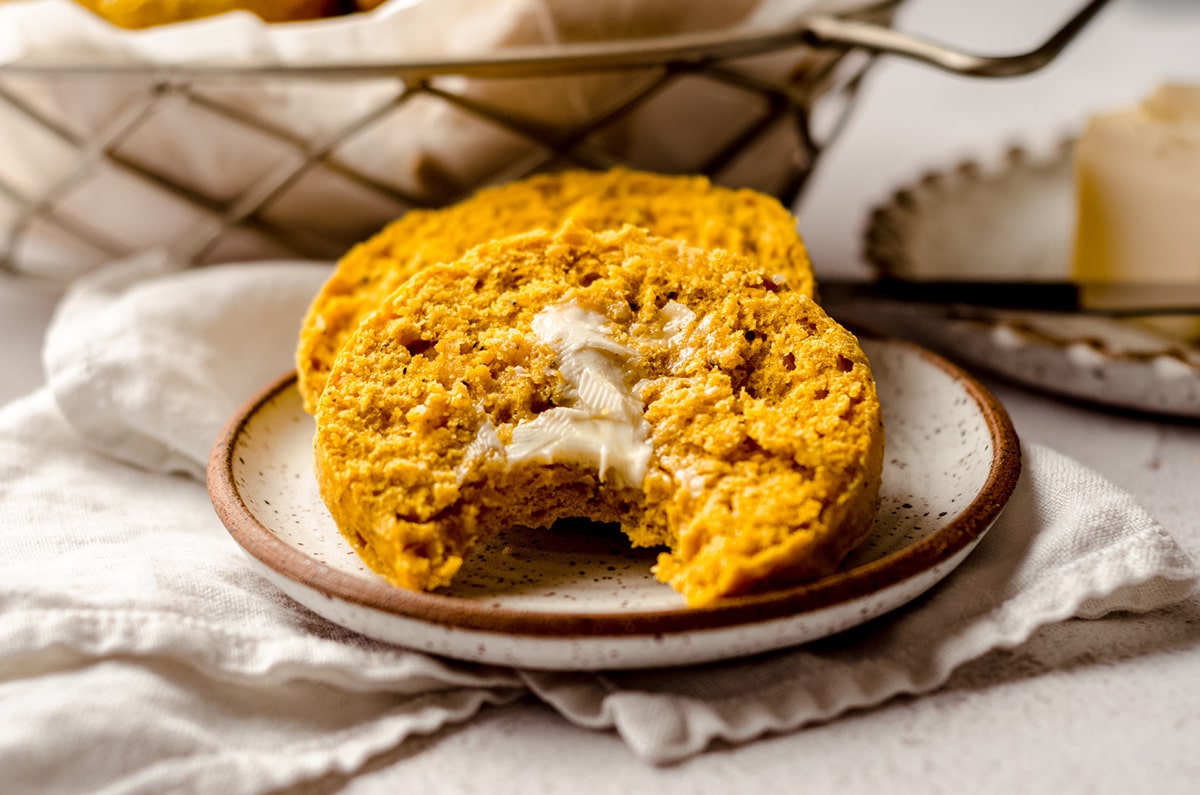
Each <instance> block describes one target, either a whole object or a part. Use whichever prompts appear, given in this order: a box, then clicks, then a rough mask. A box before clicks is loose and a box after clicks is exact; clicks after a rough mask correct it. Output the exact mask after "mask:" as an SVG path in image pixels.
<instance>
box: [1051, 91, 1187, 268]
mask: <svg viewBox="0 0 1200 795" xmlns="http://www.w3.org/2000/svg"><path fill="white" fill-rule="evenodd" d="M1075 184H1076V191H1077V194H1078V202H1079V207H1078V225H1077V228H1076V237H1075V260H1074V264H1073V266H1072V278H1073V279H1074V280H1075V281H1077V282H1079V283H1086V282H1102V281H1115V282H1142V283H1147V282H1153V283H1191V284H1196V283H1200V85H1197V86H1186V85H1171V84H1168V85H1163V86H1160V87H1159V88H1158V89H1157V90H1156V91H1155V92H1154V94H1153V95H1152V96H1151V97H1150V98H1149V99H1147V100H1145V101H1144V102H1143V103H1142V104H1141V105H1140V106H1139V107H1136V108H1133V109H1130V110H1122V111H1118V112H1115V113H1109V114H1104V115H1099V116H1095V117H1093V118H1092V119H1091V120H1090V121H1089V123H1088V125H1087V127H1086V129H1085V130H1084V132H1083V135H1082V137H1081V138H1080V139H1079V143H1078V144H1077V146H1076V150H1075Z"/></svg>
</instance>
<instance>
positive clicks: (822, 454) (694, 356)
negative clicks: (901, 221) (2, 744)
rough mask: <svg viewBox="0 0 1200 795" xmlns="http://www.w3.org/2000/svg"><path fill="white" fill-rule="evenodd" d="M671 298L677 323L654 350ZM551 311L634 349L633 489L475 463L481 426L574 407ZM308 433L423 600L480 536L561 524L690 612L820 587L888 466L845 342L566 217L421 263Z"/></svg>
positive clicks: (622, 235) (634, 240)
mask: <svg viewBox="0 0 1200 795" xmlns="http://www.w3.org/2000/svg"><path fill="white" fill-rule="evenodd" d="M668 304H671V305H673V306H675V307H677V308H678V307H683V308H686V312H687V313H691V314H690V317H691V318H692V319H691V320H690V321H689V322H688V323H686V324H683V325H681V326H680V327H679V329H678V334H677V335H676V336H673V337H671V342H670V343H669V344H668V343H667V342H664V339H665V338H664V335H663V334H662V333H661V332H662V329H663V321H662V317H663V314H664V313H665V312H667V311H668V309H667V308H665V307H667V305H668ZM564 305H570V306H575V307H579V308H581V309H582V310H586V311H587V312H592V313H596V314H597V315H601V316H603V318H604V320H605V322H606V323H607V324H608V327H609V329H610V333H611V340H612V342H613V343H615V344H617V345H619V346H623V347H624V348H626V349H628V350H630V351H633V352H634V353H635V354H636V355H635V356H633V357H632V358H631V359H630V361H631V362H632V363H631V364H629V366H628V369H627V371H626V373H625V378H626V384H625V386H626V387H627V388H628V389H629V390H631V394H633V393H636V394H637V395H639V400H640V401H642V403H641V406H642V410H643V416H644V418H645V421H646V423H647V424H648V428H649V431H648V444H649V445H650V447H651V449H652V451H653V452H652V455H651V457H650V463H649V466H648V468H647V469H646V471H645V474H644V477H643V478H642V480H641V482H640V483H636V484H630V483H622V482H621V481H620V480H618V479H614V478H612V477H610V478H608V479H607V480H606V481H602V480H601V478H600V477H599V475H598V473H597V471H596V469H595V468H594V467H588V466H585V465H582V464H579V463H571V462H569V461H568V462H562V461H559V462H550V463H546V462H542V463H529V462H523V463H519V464H513V463H512V462H511V461H509V460H507V459H506V457H505V455H504V454H491V455H485V456H477V455H473V454H472V453H471V452H470V447H471V445H472V444H473V442H474V441H475V440H477V439H478V438H479V437H480V433H481V428H483V427H484V425H485V423H490V424H491V425H492V426H494V429H495V434H496V438H497V439H498V443H499V444H505V445H507V444H509V443H510V442H511V440H512V439H513V434H514V431H515V429H516V428H518V427H520V426H522V425H525V424H527V423H530V422H532V421H533V420H534V418H536V417H537V416H538V415H539V414H540V413H541V412H544V411H546V410H548V409H549V408H551V407H554V406H561V405H564V404H565V403H567V402H568V401H569V398H570V395H569V394H568V388H567V387H566V386H565V385H564V379H563V377H562V374H561V372H560V368H559V362H558V361H557V360H556V353H555V352H554V351H553V350H551V348H550V347H549V346H548V345H547V344H545V343H544V342H542V341H541V340H540V339H539V338H538V337H537V335H536V334H535V333H534V332H533V329H534V318H535V317H537V316H538V315H539V313H540V312H543V311H545V310H546V309H547V308H549V307H556V306H564ZM679 311H683V310H679ZM316 420H317V434H316V437H315V441H314V451H315V461H316V473H317V480H318V483H319V485H320V489H321V494H322V496H323V498H324V499H325V501H326V504H327V505H328V506H329V508H330V511H331V513H332V514H333V516H334V519H335V520H336V521H337V524H338V526H339V528H340V529H341V531H342V533H343V534H344V535H345V536H346V538H347V539H348V540H349V541H350V543H351V544H352V545H353V546H354V548H355V549H356V550H358V552H359V554H361V555H362V556H363V558H364V559H365V560H366V562H367V563H368V564H369V565H370V566H371V567H372V568H373V569H374V570H375V571H377V572H379V573H380V574H382V575H383V576H384V577H385V578H387V579H388V580H390V581H391V582H393V583H395V584H396V585H399V586H402V587H405V588H410V589H418V590H420V589H433V588H437V587H439V586H442V585H446V584H448V583H449V582H450V581H451V579H452V578H453V577H454V574H455V573H456V571H457V570H458V568H459V567H460V566H461V565H462V561H463V558H464V556H466V555H468V554H469V553H470V550H471V549H472V547H473V546H474V545H475V544H476V543H477V542H478V541H479V540H480V539H482V538H484V537H487V536H489V535H491V534H493V533H496V532H498V531H500V530H503V529H506V528H508V527H511V526H513V525H525V526H530V527H548V526H550V524H552V523H553V522H554V521H555V520H556V519H558V518H563V517H572V516H587V517H590V518H593V519H596V520H598V521H606V522H619V523H620V524H621V527H622V529H623V531H624V532H625V533H626V534H627V535H628V536H629V538H630V539H631V541H632V542H633V543H634V544H635V545H639V546H663V547H665V548H666V551H664V552H663V553H662V554H661V555H660V558H659V562H658V565H657V567H656V574H657V576H658V577H659V578H660V579H661V580H663V581H664V582H668V583H670V584H671V585H672V586H674V587H675V588H676V589H677V590H679V591H681V592H682V593H683V594H684V595H685V596H686V597H687V600H688V602H689V603H690V604H693V605H703V604H708V603H710V602H712V601H714V600H716V599H719V598H721V597H724V596H730V595H735V594H743V593H748V592H754V591H759V590H763V589H768V588H775V587H780V586H783V585H787V584H791V583H795V582H797V581H801V580H805V579H810V578H813V577H819V576H822V575H824V574H827V573H830V572H832V571H833V570H834V569H836V567H837V565H838V564H839V562H840V561H841V559H842V557H843V556H844V555H845V554H846V553H847V552H848V551H849V550H850V549H851V548H853V547H854V546H855V545H857V544H858V543H859V542H860V541H861V540H862V539H863V537H864V536H865V535H866V533H867V532H868V531H869V529H870V527H871V524H872V521H873V518H874V514H875V510H876V507H877V499H878V489H879V482H880V474H881V470H882V462H883V427H882V419H881V414H880V409H879V402H878V399H877V397H876V393H875V386H874V381H873V379H872V377H871V371H870V364H869V362H868V361H867V359H866V356H865V355H864V353H863V352H862V349H861V348H860V347H859V345H858V343H857V341H856V340H855V338H854V336H853V335H852V334H850V332H848V331H846V330H845V329H844V328H842V327H841V326H839V325H838V324H837V323H835V322H834V321H833V320H831V319H830V318H829V317H828V316H827V315H826V314H825V313H824V311H822V310H821V308H820V307H819V306H817V304H815V303H814V302H813V301H812V299H811V298H809V297H808V296H807V295H805V294H803V293H801V292H799V291H796V290H792V289H790V288H789V287H788V286H787V284H786V283H783V282H781V281H779V280H777V279H775V278H773V277H772V275H771V274H770V273H769V272H767V271H765V270H763V269H762V268H760V267H758V266H757V265H756V263H754V262H753V261H751V260H749V259H747V258H744V257H740V256H738V255H735V254H732V253H730V252H727V251H723V250H714V251H705V250H702V249H698V248H692V247H688V246H686V245H685V244H683V243H682V242H680V241H678V240H666V239H661V238H655V237H651V236H648V235H646V234H645V233H644V232H642V231H640V230H637V229H635V228H633V227H626V228H624V229H622V230H620V231H616V232H604V233H598V234H593V233H591V232H589V231H587V230H585V229H582V228H580V227H577V226H573V225H570V224H568V225H567V226H566V227H564V228H563V229H562V230H561V231H560V232H559V233H557V234H554V235H551V234H547V233H543V232H535V233H529V234H526V235H521V236H516V237H512V238H507V239H502V240H499V241H494V242H491V243H488V244H485V245H482V246H480V247H478V248H476V249H474V250H472V251H471V252H469V253H468V254H466V255H465V256H464V257H462V258H461V259H460V260H458V261H457V262H455V263H452V264H446V265H440V266H436V267H430V268H428V269H427V270H425V271H424V272H423V273H422V274H421V275H420V276H419V277H417V278H413V279H411V280H409V281H408V282H406V283H405V284H404V285H403V286H401V287H400V288H399V289H398V290H397V291H395V292H394V293H393V294H392V295H391V296H390V297H388V298H387V299H386V300H385V301H383V302H382V303H381V305H380V308H379V310H378V311H377V312H375V313H374V314H372V315H370V316H369V317H368V318H366V319H365V320H364V321H363V323H362V324H361V325H360V327H359V328H358V330H357V332H356V333H355V334H354V336H353V337H352V338H351V339H350V341H349V342H348V344H347V345H346V347H345V348H344V350H343V351H342V353H341V355H340V356H339V357H338V359H337V362H336V364H335V366H334V368H333V370H332V372H331V374H330V377H329V379H328V384H327V386H326V389H325V391H324V394H323V395H322V397H321V400H320V402H319V405H318V408H317V412H316ZM514 495H520V497H519V499H517V498H515V497H514Z"/></svg>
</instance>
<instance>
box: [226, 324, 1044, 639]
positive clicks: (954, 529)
mask: <svg viewBox="0 0 1200 795" xmlns="http://www.w3.org/2000/svg"><path fill="white" fill-rule="evenodd" d="M881 341H883V340H881ZM886 342H888V344H893V345H902V346H904V347H906V348H908V349H910V350H912V351H914V352H915V353H917V354H918V355H920V356H921V357H923V358H924V359H925V360H927V361H929V362H930V363H932V364H934V365H935V366H937V367H938V368H940V369H941V370H943V371H945V372H946V373H948V374H949V375H950V376H951V377H953V378H954V379H955V380H956V381H958V382H959V383H961V384H962V385H963V386H964V387H965V389H966V391H967V393H968V394H969V395H970V396H971V398H972V399H973V400H974V401H975V403H976V405H977V406H978V407H979V409H980V411H981V412H982V413H983V416H984V419H985V421H986V422H987V425H988V430H989V431H990V433H991V438H992V448H993V457H992V465H991V468H990V470H989V472H988V477H987V480H986V481H985V482H984V484H983V488H982V489H980V491H979V493H978V494H977V495H976V496H975V498H974V499H973V500H972V501H971V503H970V504H969V505H968V506H967V507H966V508H964V509H963V511H962V512H961V513H959V514H958V515H957V516H956V517H955V518H954V519H953V520H952V521H951V522H950V523H949V524H948V525H946V526H945V527H943V528H942V529H941V530H939V531H937V532H936V533H934V534H933V535H931V536H929V537H927V538H924V539H922V540H921V541H920V542H918V543H916V544H913V545H912V546H908V547H905V548H904V549H901V550H897V551H896V552H893V553H892V554H890V555H886V556H884V557H882V558H879V559H878V560H874V561H871V562H870V563H866V564H863V565H861V566H858V567H855V568H853V569H848V570H845V571H838V572H835V573H834V574H831V575H829V576H828V577H824V578H822V579H819V580H815V581H813V582H809V583H804V584H801V585H797V586H793V587H790V588H786V589H781V590H778V591H772V592H769V593H763V594H755V595H752V596H740V597H733V598H729V599H724V600H721V601H720V602H717V603H716V604H713V605H710V606H707V607H700V608H689V607H680V608H678V609H672V610H645V611H629V612H608V613H546V612H539V611H531V610H512V609H505V608H494V607H491V606H490V605H489V604H488V603H486V602H483V601H480V600H474V599H462V598H458V597H452V596H444V595H440V594H437V593H421V592H417V591H407V590H404V589H402V588H397V587H394V586H391V585H389V584H387V583H386V582H384V581H383V580H382V579H381V580H378V581H369V580H364V579H362V578H359V577H356V576H353V575H350V574H346V573H344V572H341V571H338V570H336V569H333V568H331V567H330V566H328V565H326V564H324V563H321V562H320V561H317V560H315V559H313V558H310V557H308V556H307V555H305V554H304V553H303V552H301V551H299V550H298V549H296V548H295V547H293V546H290V545H289V544H286V543H285V542H283V541H281V540H280V539H279V538H278V537H277V536H276V535H275V534H274V533H272V532H271V531H270V530H269V529H268V528H267V527H265V526H264V525H263V524H261V523H260V522H259V521H258V520H257V519H256V518H255V517H254V515H253V514H252V513H251V512H250V511H249V509H248V508H247V507H246V504H245V503H244V502H243V501H242V498H241V495H240V494H239V493H238V491H237V488H236V485H235V483H234V478H233V453H234V449H235V447H236V444H237V440H238V437H239V435H240V433H241V431H242V429H243V428H244V427H245V426H246V424H247V422H248V421H249V420H250V418H252V417H253V416H254V415H255V414H256V413H257V412H258V411H259V410H260V409H261V408H262V407H263V406H264V405H266V404H267V403H268V402H269V401H271V400H272V399H274V398H275V397H276V396H277V395H278V394H279V393H281V392H282V391H283V390H286V389H294V388H295V382H296V377H295V374H294V373H292V374H288V375H286V376H283V377H282V378H280V379H278V380H277V381H276V382H275V383H273V384H271V385H270V386H268V387H267V388H266V389H264V390H263V391H262V392H261V393H260V394H259V395H257V396H256V397H254V398H252V399H251V400H250V401H248V402H247V403H246V405H245V406H244V407H243V408H242V409H241V410H240V411H238V412H237V414H236V415H234V417H233V419H232V420H230V422H229V424H228V425H227V426H226V428H225V431H224V432H223V434H222V435H221V437H220V438H219V439H218V440H217V443H216V444H215V445H214V447H213V452H212V455H211V457H210V458H209V463H208V491H209V496H210V498H211V499H212V503H213V507H214V508H215V509H216V513H217V515H218V516H219V517H220V519H221V521H222V522H223V523H224V525H225V527H226V528H227V529H228V530H229V533H230V535H232V536H233V538H234V540H235V541H237V542H238V544H240V545H241V547H242V548H243V549H244V550H245V552H246V553H247V554H249V555H250V556H251V557H253V558H255V559H256V560H258V561H259V562H261V563H262V564H263V565H265V566H267V567H268V568H270V569H273V570H274V571H276V572H278V573H279V574H281V575H283V576H284V577H286V578H288V579H290V580H292V581H294V582H297V583H299V584H301V585H304V586H306V587H308V588H312V589H314V590H316V591H317V592H319V593H321V594H323V595H324V596H326V597H329V598H331V599H337V600H341V601H344V602H348V603H351V604H355V605H360V606H362V607H366V608H369V609H373V610H378V611H380V612H383V613H388V614H392V615H396V616H401V617H404V618H408V619H410V620H417V621H423V622H426V623H430V624H435V625H441V626H447V627H457V628H461V629H470V630H476V631H484V632H495V633H499V634H505V635H534V636H540V637H559V638H569V637H597V636H622V637H629V636H632V635H648V636H653V635H661V634H667V633H677V632H692V631H696V630H705V629H723V628H728V627H733V626H737V625H742V624H752V623H756V622H762V621H769V620H774V619H780V618H784V617H788V616H793V615H798V614H801V613H807V612H812V611H815V610H818V609H821V608H825V607H830V606H833V605H837V604H839V603H842V602H846V601H849V600H852V599H855V598H858V597H860V596H864V595H866V594H869V593H874V592H877V591H879V590H882V589H884V588H887V587H889V586H892V585H896V584H898V583H900V582H903V581H904V580H906V579H908V578H910V577H912V576H914V575H917V574H920V573H921V572H924V571H926V570H928V569H930V568H932V567H933V566H936V565H937V564H939V563H942V562H944V561H947V560H949V559H951V558H953V557H954V556H955V555H956V554H958V553H959V552H961V551H962V550H964V549H965V548H967V547H968V546H969V545H971V544H973V543H975V542H976V541H977V540H978V539H979V538H980V537H981V536H982V535H983V533H984V532H985V531H986V530H987V529H988V528H989V527H990V526H991V524H992V522H993V521H995V519H996V518H997V517H998V516H999V515H1000V511H1001V509H1003V507H1004V505H1005V504H1006V503H1007V502H1008V499H1009V497H1010V496H1011V495H1012V492H1013V489H1014V488H1015V487H1016V484H1017V477H1018V476H1019V474H1020V471H1021V450H1020V443H1019V441H1018V439H1017V434H1016V431H1015V430H1014V428H1013V425H1012V421H1011V420H1010V419H1009V416H1008V414H1007V412H1006V411H1005V410H1004V408H1003V406H1001V404H1000V402H999V401H998V400H997V399H996V397H995V396H994V395H992V393H991V392H989V391H988V390H987V388H986V387H984V386H983V385H982V384H980V383H979V382H978V381H977V380H975V379H974V378H973V377H972V376H970V375H969V374H967V373H966V372H965V371H963V370H962V369H961V368H959V367H957V366H955V365H953V364H951V363H950V362H948V361H947V360H945V359H943V358H942V357H940V356H938V355H936V354H934V353H931V352H930V351H927V350H926V349H924V348H922V347H920V346H918V345H915V344H912V343H909V342H904V341H902V340H894V339H888V340H886ZM664 587H665V586H664Z"/></svg>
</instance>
